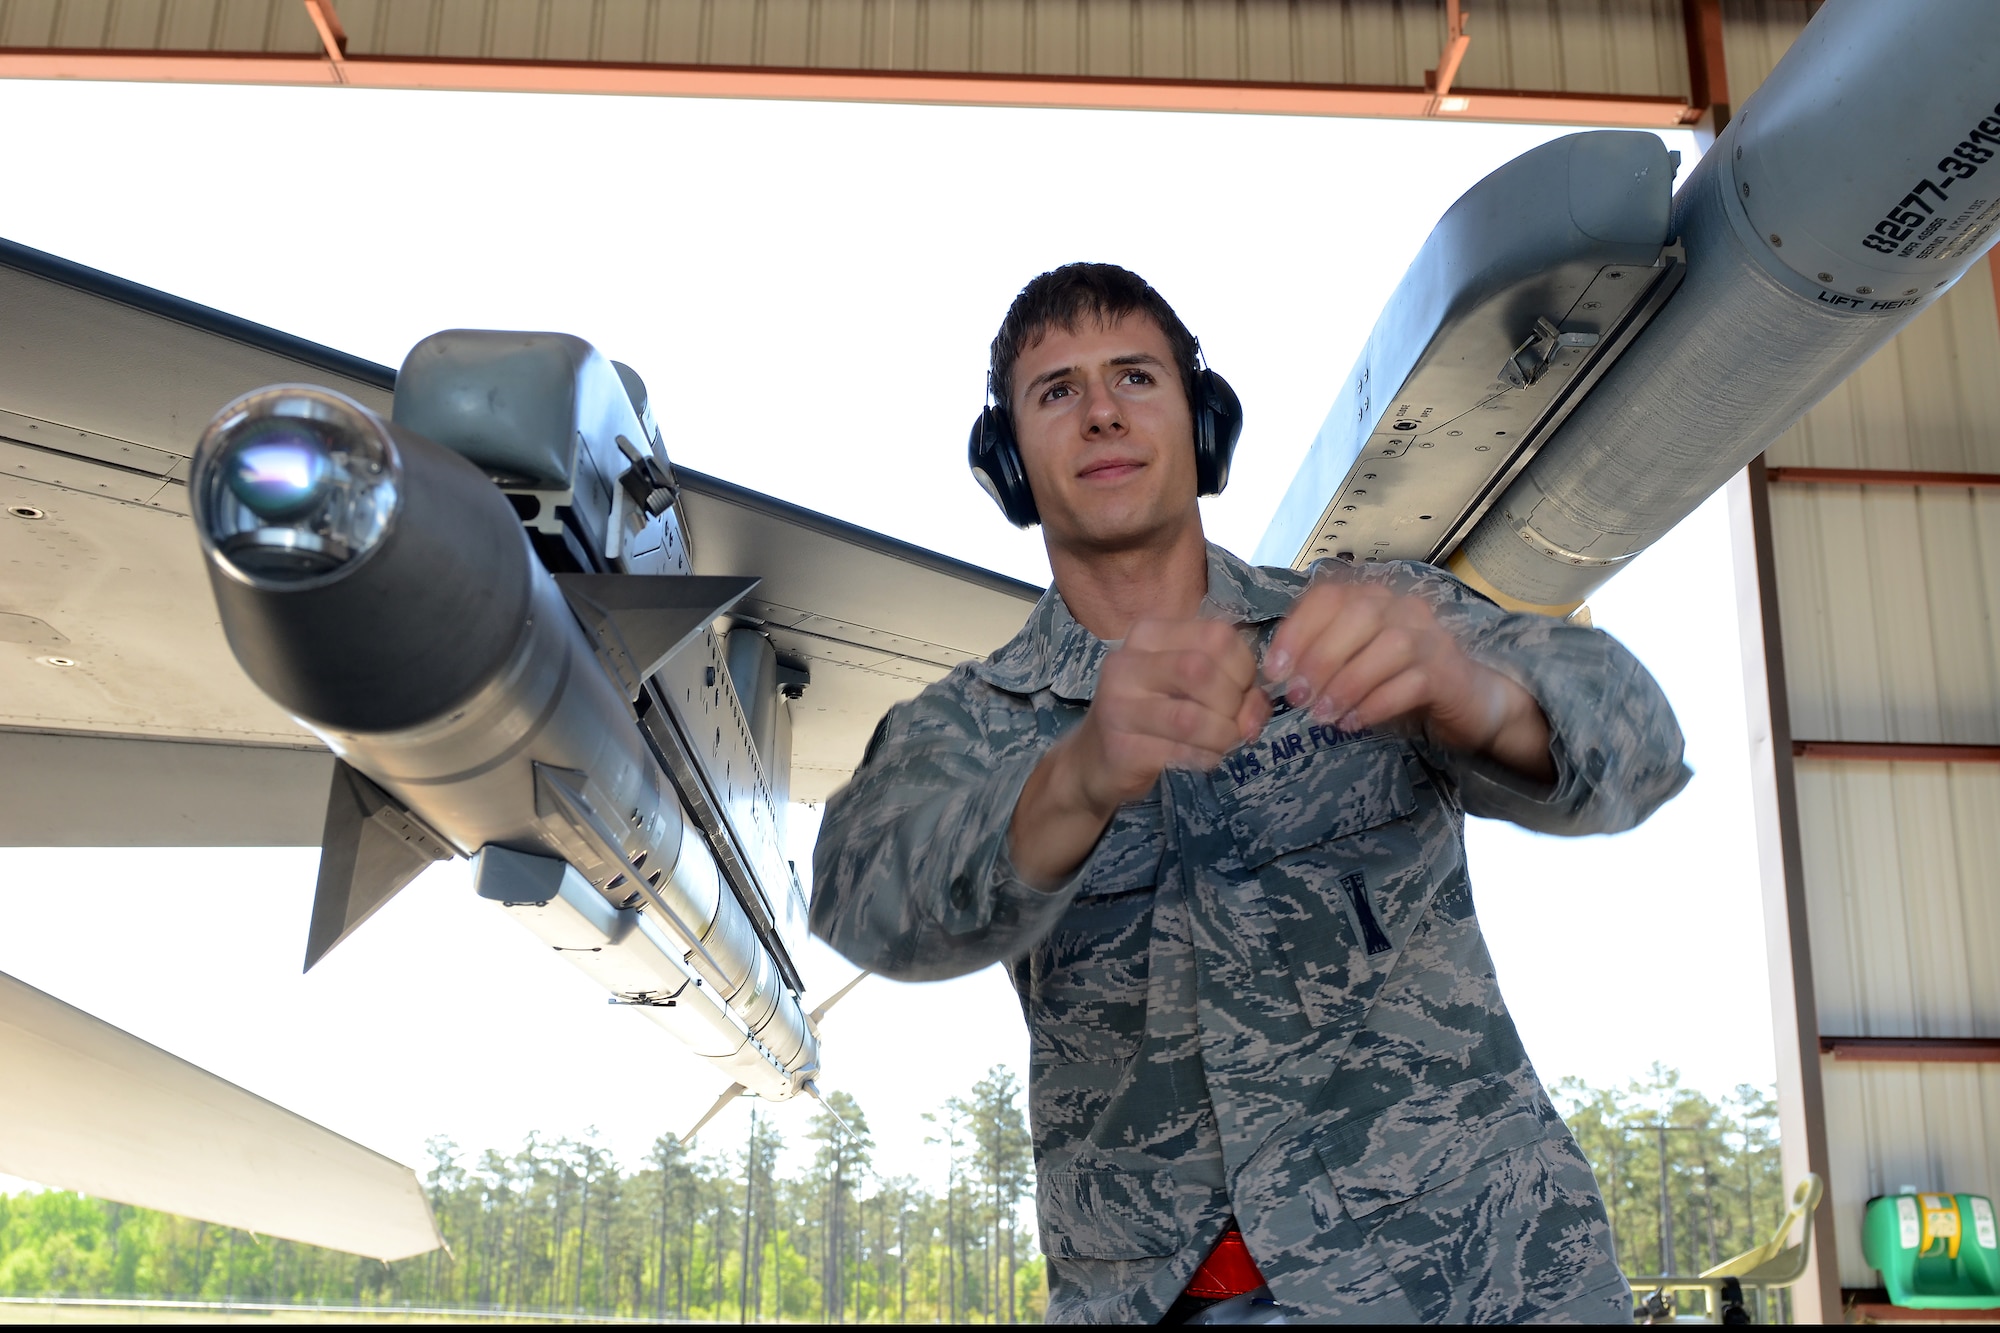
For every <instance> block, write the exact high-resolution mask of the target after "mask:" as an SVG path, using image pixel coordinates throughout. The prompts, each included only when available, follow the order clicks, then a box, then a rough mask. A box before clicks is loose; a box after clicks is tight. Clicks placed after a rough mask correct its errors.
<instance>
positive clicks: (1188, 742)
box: [1080, 620, 1270, 799]
mask: <svg viewBox="0 0 2000 1333" xmlns="http://www.w3.org/2000/svg"><path fill="white" fill-rule="evenodd" d="M1269 713H1270V703H1269V701H1268V700H1267V699H1265V698H1264V695H1263V692H1262V691H1261V690H1260V689H1258V688H1257V661H1256V657H1255V655H1254V654H1253V653H1252V652H1251V651H1250V648H1249V645H1248V644H1246V643H1245V642H1244V641H1243V639H1242V637H1241V636H1240V635H1239V634H1238V633H1237V630H1236V627H1235V626H1233V625H1230V624H1228V623H1226V622H1223V621H1214V620H1209V621H1194V620H1189V621H1150V622H1141V623H1139V624H1137V625H1134V626H1133V628H1132V631H1131V632H1130V633H1129V634H1128V635H1127V636H1126V638H1125V642H1124V644H1123V645H1122V646H1120V647H1119V648H1118V649H1117V650H1115V651H1114V652H1112V653H1111V654H1109V655H1108V656H1107V657H1106V658H1105V659H1104V665H1103V667H1102V669H1101V670H1100V671H1099V674H1098V681H1097V692H1096V696H1095V698H1094V699H1093V700H1092V702H1091V705H1090V712H1089V714H1088V716H1087V717H1086V719H1085V735H1084V736H1083V737H1081V738H1080V739H1081V740H1082V741H1083V742H1084V744H1083V746H1082V749H1081V750H1080V753H1081V754H1082V755H1083V757H1084V764H1085V775H1084V776H1085V782H1086V785H1087V787H1088V788H1089V789H1090V790H1093V791H1101V792H1108V793H1113V794H1116V795H1118V796H1119V798H1120V799H1130V798H1132V797H1133V796H1136V795H1138V794H1140V793H1142V792H1144V791H1145V790H1146V789H1147V788H1148V787H1150V786H1151V785H1152V784H1153V782H1154V780H1155V779H1157V778H1158V776H1159V774H1160V772H1161V771H1162V770H1163V769H1167V768H1186V769H1196V770H1206V769H1211V768H1214V767H1216V766H1217V765H1219V764H1220V763H1221V762H1222V760H1223V757H1224V756H1225V755H1227V754H1228V753H1229V751H1231V750H1233V749H1235V748H1236V747H1237V746H1239V745H1241V744H1243V743H1244V742H1245V741H1247V740H1249V739H1251V738H1253V737H1254V736H1255V735H1256V734H1257V732H1258V731H1259V730H1261V729H1262V727H1263V724H1264V722H1265V720H1266V719H1267V718H1268V716H1269Z"/></svg>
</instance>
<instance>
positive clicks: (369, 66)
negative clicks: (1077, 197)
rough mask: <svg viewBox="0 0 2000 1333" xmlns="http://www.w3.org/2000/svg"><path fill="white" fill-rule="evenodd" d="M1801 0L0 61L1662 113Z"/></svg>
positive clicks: (194, 46)
mask: <svg viewBox="0 0 2000 1333" xmlns="http://www.w3.org/2000/svg"><path fill="white" fill-rule="evenodd" d="M1806 13H1807V3H1806V0H1762V2H1761V3H1754V4H1753V3H1750V0H1728V3H1727V4H1725V3H1724V0H1594V2H1593V3H1590V4H1550V3H1548V0H1479V2H1478V3H1477V4H1476V5H1473V6H1471V12H1470V13H1469V14H1468V12H1467V7H1466V5H1464V4H1462V3H1461V0H598V3H595V4H590V5H584V4H547V3H542V2H541V0H116V3H113V2H112V0H14V3H11V4H8V5H5V6H0V77H13V78H78V79H137V80H163V81H193V82H218V83H234V82H241V83H293V84H349V85H353V86H357V87H387V88H440V89H442V88H451V89H489V90H511V91H541V92H601V93H637V94H649V93H650V94H665V95H680V96H723V97H772V98H802V99H827V100H859V101H891V102H925V103H947V104H952V103H957V104H975V105H980V104H983V105H1004V106H1080V107H1122V108H1138V109H1155V110H1186V111H1264V112H1282V113H1292V114H1319V115H1358V116H1403V117H1421V116H1445V117H1458V118H1464V119H1474V120H1504V121H1545V122H1554V123H1565V124H1600V125H1631V126H1653V127H1661V128H1664V127H1669V126H1675V125H1683V124H1693V123H1695V122H1697V121H1699V120H1701V119H1702V117H1703V116H1704V114H1705V113H1706V112H1707V111H1708V109H1709V107H1710V106H1711V104H1712V103H1714V102H1717V101H1726V96H1727V95H1726V92H1724V91H1723V88H1722V84H1721V81H1720V79H1719V77H1717V75H1718V74H1719V66H1720V61H1721V55H1720V52H1721V49H1722V48H1721V34H1722V30H1723V26H1724V23H1725V19H1726V20H1727V22H1728V23H1729V25H1730V26H1731V28H1732V33H1733V30H1734V29H1735V28H1737V27H1747V28H1760V27H1763V26H1766V25H1768V26H1772V27H1773V28H1774V29H1776V30H1778V31H1781V32H1782V33H1783V34H1784V39H1783V40H1787V41H1788V40H1789V37H1790V34H1791V33H1793V32H1796V31H1797V29H1798V28H1799V26H1801V25H1802V24H1803V23H1804V21H1805V17H1806Z"/></svg>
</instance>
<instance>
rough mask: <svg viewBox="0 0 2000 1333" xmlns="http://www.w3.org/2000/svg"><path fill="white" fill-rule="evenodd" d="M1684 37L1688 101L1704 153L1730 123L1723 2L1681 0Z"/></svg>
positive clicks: (1692, 120) (1691, 120)
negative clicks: (1723, 49) (1723, 32)
mask: <svg viewBox="0 0 2000 1333" xmlns="http://www.w3.org/2000/svg"><path fill="white" fill-rule="evenodd" d="M1681 25H1682V27H1683V29H1684V30H1685V32H1686V35H1687V60H1688V101H1689V103H1690V104H1691V107H1692V110H1693V112H1694V115H1693V116H1692V117H1691V118H1690V123H1691V124H1692V125H1693V126H1694V132H1695V137H1696V139H1697V140H1698V141H1699V142H1700V143H1701V146H1702V148H1703V149H1706V148H1707V147H1708V146H1709V145H1710V144H1711V143H1714V142H1715V136H1716V135H1718V134H1720V133H1722V127H1723V126H1725V125H1727V124H1728V123H1729V117H1730V114H1731V111H1732V108H1731V106H1730V104H1729V70H1728V68H1727V66H1725V65H1724V64H1723V59H1722V0H1681Z"/></svg>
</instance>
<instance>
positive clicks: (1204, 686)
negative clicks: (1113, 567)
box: [1099, 621, 1262, 742]
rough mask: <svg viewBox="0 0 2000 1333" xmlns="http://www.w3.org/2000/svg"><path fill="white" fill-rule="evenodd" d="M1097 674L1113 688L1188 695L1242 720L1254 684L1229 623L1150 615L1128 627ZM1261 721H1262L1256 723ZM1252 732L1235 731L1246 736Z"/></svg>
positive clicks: (1247, 655) (1249, 660)
mask: <svg viewBox="0 0 2000 1333" xmlns="http://www.w3.org/2000/svg"><path fill="white" fill-rule="evenodd" d="M1102 680H1110V681H1112V683H1113V690H1114V692H1117V693H1122V692H1125V691H1126V690H1128V689H1129V690H1136V691H1138V692H1140V693H1146V694H1155V695H1161V696H1166V697H1169V698H1179V699H1188V700H1192V701H1193V702H1195V703H1197V704H1199V705H1200V706H1201V707H1202V708H1204V709H1206V710H1208V711H1210V712H1212V713H1215V714H1217V715H1218V716H1220V717H1223V718H1226V719H1238V720H1239V721H1246V720H1247V719H1248V717H1249V716H1250V711H1246V703H1247V701H1248V699H1249V697H1250V696H1251V695H1257V696H1258V697H1260V698H1261V697H1262V692H1261V691H1259V690H1258V689H1257V659H1256V658H1255V656H1254V655H1253V654H1252V653H1251V651H1250V648H1249V646H1248V645H1247V644H1245V643H1244V642H1243V640H1242V638H1241V637H1240V636H1239V635H1238V634H1237V633H1236V630H1235V628H1234V627H1233V626H1230V625H1227V624H1224V623H1222V622H1220V621H1182V622H1179V623H1172V622H1163V621H1155V622H1151V623H1142V624H1140V625H1136V626H1134V627H1133V631H1132V633H1131V634H1130V635H1129V636H1127V638H1126V640H1125V646H1124V647H1123V648H1122V649H1120V650H1119V651H1118V652H1116V653H1114V654H1112V655H1111V656H1110V657H1108V658H1106V659H1105V663H1104V672H1103V676H1102V678H1101V681H1100V684H1099V690H1100V691H1102V690H1103V689H1104V685H1103V684H1102ZM1257 725H1258V726H1260V727H1261V726H1262V722H1261V721H1259V722H1258V723H1257ZM1255 734H1256V732H1255V731H1254V730H1253V731H1250V732H1246V733H1243V734H1241V735H1239V736H1238V738H1237V739H1238V741H1239V742H1240V741H1242V740H1245V739H1248V737H1249V736H1253V735H1255Z"/></svg>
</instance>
